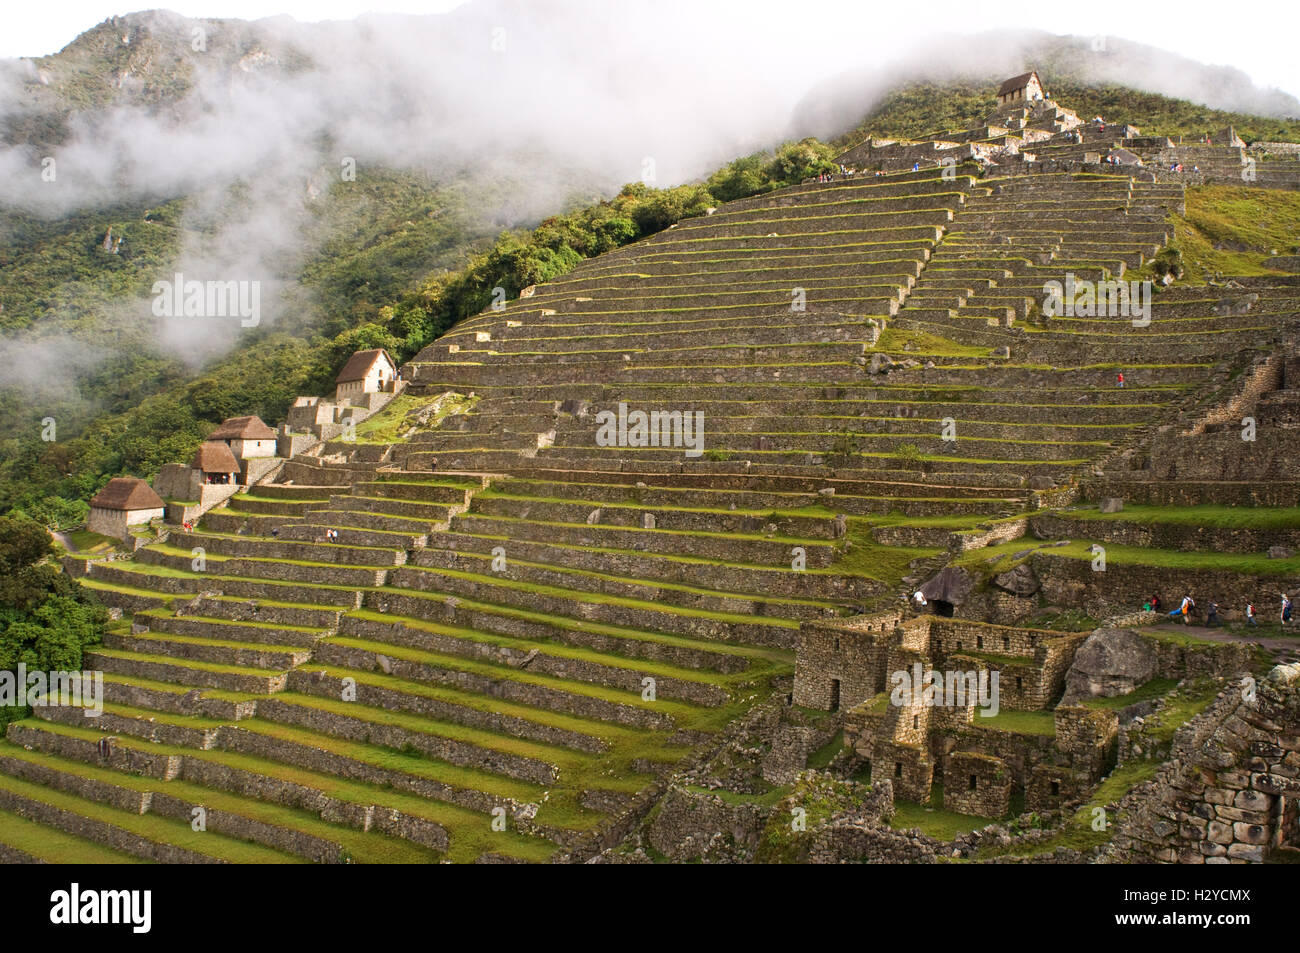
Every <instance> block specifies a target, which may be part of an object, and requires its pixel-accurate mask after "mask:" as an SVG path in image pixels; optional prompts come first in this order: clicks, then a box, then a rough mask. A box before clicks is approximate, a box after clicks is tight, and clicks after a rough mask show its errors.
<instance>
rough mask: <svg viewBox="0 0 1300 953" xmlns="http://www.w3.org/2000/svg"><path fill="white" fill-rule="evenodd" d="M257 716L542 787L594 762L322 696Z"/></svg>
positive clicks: (264, 709) (269, 706)
mask: <svg viewBox="0 0 1300 953" xmlns="http://www.w3.org/2000/svg"><path fill="white" fill-rule="evenodd" d="M257 716H258V718H259V719H265V720H266V721H270V722H274V723H276V724H281V725H291V726H296V727H300V728H306V729H308V730H312V731H319V732H323V733H324V734H328V735H331V736H333V737H336V738H346V739H349V740H352V741H361V742H365V743H366V744H371V745H380V746H382V747H385V748H391V749H393V750H396V751H405V752H418V753H420V754H422V755H424V756H425V757H428V758H430V759H433V760H436V761H443V762H446V763H447V764H452V765H456V766H457V767H461V768H469V769H471V770H475V771H479V772H485V773H487V774H492V775H500V776H502V777H505V778H512V779H514V780H517V781H527V782H532V783H534V784H541V785H547V784H551V783H554V782H555V781H557V780H558V779H559V778H560V776H561V774H566V775H567V774H568V773H571V772H573V771H576V770H578V769H579V768H580V767H581V766H583V765H584V763H585V761H584V759H586V758H588V757H589V756H588V755H585V754H583V753H581V752H575V751H572V750H571V749H567V748H562V747H559V746H555V745H549V744H542V743H539V742H536V741H529V740H526V739H520V738H513V737H511V736H509V735H503V734H496V733H493V732H491V731H483V730H481V729H477V728H472V727H466V726H464V725H461V724H458V723H456V722H446V721H437V720H434V719H432V718H430V717H428V716H423V715H411V714H408V713H406V712H401V711H392V710H389V709H386V708H378V707H372V706H369V705H366V704H365V703H363V702H360V701H340V700H338V699H335V698H323V697H320V696H318V695H300V694H297V693H293V692H285V693H284V694H282V695H278V696H276V697H275V698H274V699H268V700H265V701H262V702H259V703H258V714H257ZM322 716H323V717H322ZM474 787H478V786H477V785H474Z"/></svg>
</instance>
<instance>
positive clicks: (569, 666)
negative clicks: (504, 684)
mask: <svg viewBox="0 0 1300 953" xmlns="http://www.w3.org/2000/svg"><path fill="white" fill-rule="evenodd" d="M404 595H407V596H408V598H406V599H404V600H401V601H400V603H399V604H398V605H397V606H396V608H397V609H398V610H399V612H400V614H398V615H396V616H394V615H392V614H390V613H383V612H372V611H369V610H361V611H359V612H357V613H356V614H354V615H352V616H349V617H348V618H347V619H345V620H344V622H343V624H342V626H341V627H340V631H339V634H338V636H335V637H332V638H331V639H329V640H327V641H326V643H325V645H324V646H322V655H321V657H322V658H324V657H325V652H326V648H325V646H328V645H332V644H335V642H336V641H337V640H338V639H348V638H354V639H365V640H370V641H377V642H382V643H384V644H387V645H394V646H403V647H406V648H412V649H417V650H420V651H427V652H431V653H435V654H438V655H444V656H448V657H454V658H458V659H471V660H476V661H477V662H482V663H483V664H487V665H491V666H494V667H495V668H496V669H497V670H498V671H500V672H502V673H504V672H507V671H528V672H530V673H534V674H537V675H544V676H554V677H556V678H562V679H570V680H574V681H577V682H583V683H587V684H591V685H601V686H605V687H608V688H612V689H620V690H623V691H628V692H634V693H635V692H640V691H641V690H642V689H643V688H644V679H645V678H646V677H647V676H651V677H653V678H654V679H655V681H656V683H657V688H656V691H657V694H658V695H660V696H662V697H664V698H667V699H675V700H680V701H685V702H689V703H690V704H693V705H704V706H714V707H716V706H718V705H722V704H725V703H726V702H727V700H728V694H727V691H726V690H725V689H724V688H723V687H721V686H720V685H719V682H721V681H724V680H725V678H724V677H723V676H720V675H716V674H712V673H706V672H703V671H701V670H699V669H695V668H690V667H684V666H681V665H677V664H672V663H671V662H665V661H657V660H654V659H653V658H651V659H646V658H644V657H642V658H639V659H627V658H624V657H621V656H619V655H614V654H606V653H602V652H598V651H593V650H592V649H590V648H587V647H585V646H583V645H573V644H547V643H546V642H544V641H540V640H534V639H529V638H527V637H523V638H520V637H515V636H513V635H500V634H496V633H490V632H479V631H475V630H469V629H465V628H463V627H461V626H458V625H448V624H444V623H441V622H439V621H435V620H431V619H427V618H425V617H424V616H423V615H420V616H416V615H406V614H405V613H407V612H412V611H416V610H419V609H420V608H421V602H422V601H423V604H424V608H426V609H427V608H428V607H429V606H433V605H436V601H437V600H436V599H433V598H426V599H424V600H421V599H419V598H415V597H413V596H409V595H408V594H404V593H400V592H391V593H389V592H386V593H384V594H383V595H382V596H379V597H377V598H382V599H387V600H388V601H389V602H390V603H391V602H398V601H399V598H400V597H402V596H404ZM481 607H482V604H470V605H469V607H468V610H467V611H474V610H479V609H481ZM457 608H458V609H459V606H457ZM531 618H533V619H535V620H538V621H540V622H542V624H545V620H546V617H545V616H543V615H541V614H533V615H532V616H531ZM628 631H629V632H631V630H628ZM629 637H630V636H629ZM663 644H666V643H663ZM634 663H635V664H634ZM763 667H767V666H763Z"/></svg>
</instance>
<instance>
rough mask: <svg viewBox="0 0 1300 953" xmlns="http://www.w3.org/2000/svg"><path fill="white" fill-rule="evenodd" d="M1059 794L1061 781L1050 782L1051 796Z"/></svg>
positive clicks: (1058, 795)
mask: <svg viewBox="0 0 1300 953" xmlns="http://www.w3.org/2000/svg"><path fill="white" fill-rule="evenodd" d="M1060 796H1061V782H1060V781H1053V782H1052V797H1060Z"/></svg>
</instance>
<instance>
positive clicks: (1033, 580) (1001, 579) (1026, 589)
mask: <svg viewBox="0 0 1300 953" xmlns="http://www.w3.org/2000/svg"><path fill="white" fill-rule="evenodd" d="M993 585H995V586H997V587H998V588H999V589H1005V590H1006V591H1007V592H1010V593H1013V594H1014V595H1017V596H1032V595H1033V594H1034V593H1035V592H1037V591H1038V590H1039V589H1041V588H1042V586H1043V584H1042V583H1041V582H1039V581H1038V577H1037V576H1035V575H1034V571H1033V570H1032V569H1030V568H1029V563H1021V564H1020V565H1019V566H1017V567H1016V568H1015V569H1011V570H1008V571H1007V572H1004V573H999V574H998V575H996V576H994V577H993Z"/></svg>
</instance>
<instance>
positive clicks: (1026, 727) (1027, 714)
mask: <svg viewBox="0 0 1300 953" xmlns="http://www.w3.org/2000/svg"><path fill="white" fill-rule="evenodd" d="M982 711H983V709H979V708H977V709H976V710H975V717H974V718H973V719H972V721H971V724H972V725H974V726H975V727H976V728H996V729H998V730H999V731H1013V732H1015V733H1016V734H1021V735H1045V736H1047V737H1055V735H1056V719H1055V716H1054V715H1053V713H1052V712H1050V711H1012V710H1011V709H1010V708H1001V709H999V710H998V713H997V714H996V715H994V716H993V717H991V718H985V717H984V716H983V714H981V712H982Z"/></svg>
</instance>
